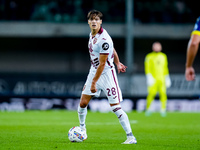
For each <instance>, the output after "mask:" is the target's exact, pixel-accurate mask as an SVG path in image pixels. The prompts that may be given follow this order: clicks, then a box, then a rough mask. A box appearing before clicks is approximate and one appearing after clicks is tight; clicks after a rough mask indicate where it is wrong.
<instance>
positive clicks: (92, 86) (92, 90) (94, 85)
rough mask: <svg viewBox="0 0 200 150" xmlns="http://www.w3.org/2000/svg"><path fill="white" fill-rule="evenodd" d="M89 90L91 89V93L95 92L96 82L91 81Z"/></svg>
mask: <svg viewBox="0 0 200 150" xmlns="http://www.w3.org/2000/svg"><path fill="white" fill-rule="evenodd" d="M90 91H91V92H92V93H95V92H97V89H96V83H94V82H92V85H91V88H90Z"/></svg>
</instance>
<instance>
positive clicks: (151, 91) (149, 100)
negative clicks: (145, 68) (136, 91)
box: [145, 83, 157, 116]
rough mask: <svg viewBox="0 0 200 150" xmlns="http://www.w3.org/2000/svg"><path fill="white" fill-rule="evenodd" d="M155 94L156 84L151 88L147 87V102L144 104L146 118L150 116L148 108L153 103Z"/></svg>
mask: <svg viewBox="0 0 200 150" xmlns="http://www.w3.org/2000/svg"><path fill="white" fill-rule="evenodd" d="M156 94H157V85H156V83H155V84H154V85H152V86H148V95H147V98H146V99H147V102H146V112H145V114H146V116H149V115H150V114H151V111H150V106H151V103H152V102H153V100H154V98H155V96H156Z"/></svg>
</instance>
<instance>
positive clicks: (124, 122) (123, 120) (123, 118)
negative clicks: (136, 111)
mask: <svg viewBox="0 0 200 150" xmlns="http://www.w3.org/2000/svg"><path fill="white" fill-rule="evenodd" d="M111 108H112V111H113V112H114V113H115V114H116V115H117V117H118V119H119V122H120V124H121V126H122V128H123V129H124V131H125V132H126V135H127V137H132V136H133V134H132V130H131V126H130V122H129V119H128V116H127V114H126V113H125V112H124V111H123V110H122V108H121V106H120V105H114V106H112V107H111Z"/></svg>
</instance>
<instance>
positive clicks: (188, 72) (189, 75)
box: [185, 67, 195, 81]
mask: <svg viewBox="0 0 200 150" xmlns="http://www.w3.org/2000/svg"><path fill="white" fill-rule="evenodd" d="M185 79H186V80H187V81H192V80H195V71H194V68H193V67H187V68H186V69H185Z"/></svg>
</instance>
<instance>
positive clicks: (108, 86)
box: [82, 68, 123, 104]
mask: <svg viewBox="0 0 200 150" xmlns="http://www.w3.org/2000/svg"><path fill="white" fill-rule="evenodd" d="M94 75H95V74H94V73H91V72H90V73H89V74H88V76H87V80H86V82H85V85H84V87H83V91H82V94H85V95H93V96H96V97H98V96H99V95H100V93H101V90H103V91H104V93H105V95H106V96H107V98H108V101H109V103H110V104H116V103H120V102H121V101H123V100H122V93H121V89H120V88H119V84H118V79H117V75H116V71H115V69H114V68H113V69H108V71H107V72H105V73H103V74H101V76H100V78H99V80H98V81H97V83H96V89H97V92H95V93H92V92H91V91H90V88H91V83H92V80H93V78H94Z"/></svg>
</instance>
